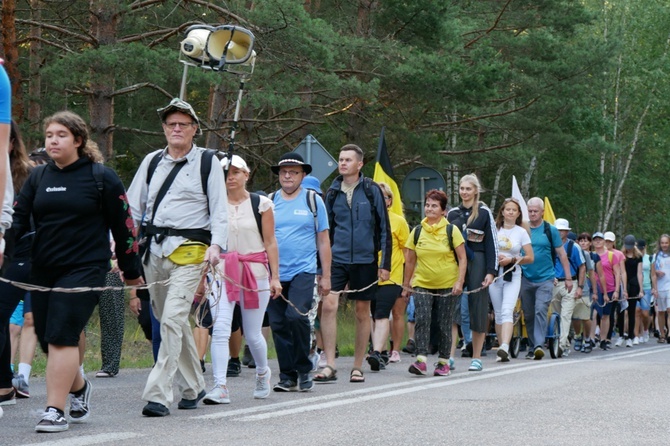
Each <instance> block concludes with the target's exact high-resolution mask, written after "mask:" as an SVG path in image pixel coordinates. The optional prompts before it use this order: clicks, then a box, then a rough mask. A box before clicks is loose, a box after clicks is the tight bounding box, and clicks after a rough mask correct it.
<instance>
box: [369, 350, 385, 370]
mask: <svg viewBox="0 0 670 446" xmlns="http://www.w3.org/2000/svg"><path fill="white" fill-rule="evenodd" d="M383 363H384V362H383V360H382V357H381V354H380V353H379V352H377V351H374V352H372V353H371V354H370V356H368V364H370V370H372V371H373V372H378V371H379V370H381V365H382V364H383Z"/></svg>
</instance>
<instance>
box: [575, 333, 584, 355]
mask: <svg viewBox="0 0 670 446" xmlns="http://www.w3.org/2000/svg"><path fill="white" fill-rule="evenodd" d="M582 339H583V338H582V337H581V336H580V337H578V338H575V347H574V348H575V351H576V352H581V351H582Z"/></svg>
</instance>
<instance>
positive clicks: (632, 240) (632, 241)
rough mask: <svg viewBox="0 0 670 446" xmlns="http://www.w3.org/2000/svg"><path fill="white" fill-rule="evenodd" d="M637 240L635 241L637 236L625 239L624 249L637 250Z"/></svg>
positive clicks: (629, 236) (629, 235)
mask: <svg viewBox="0 0 670 446" xmlns="http://www.w3.org/2000/svg"><path fill="white" fill-rule="evenodd" d="M636 241H637V240H636V239H635V236H634V235H632V234H628V235H627V236H625V237H624V238H623V247H624V248H626V249H633V248H635V242H636Z"/></svg>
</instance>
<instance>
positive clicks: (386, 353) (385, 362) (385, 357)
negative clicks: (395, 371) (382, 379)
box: [381, 350, 390, 370]
mask: <svg viewBox="0 0 670 446" xmlns="http://www.w3.org/2000/svg"><path fill="white" fill-rule="evenodd" d="M381 357H382V361H383V363H382V365H384V366H387V365H389V359H390V357H389V351H388V350H384V351H383V352H381ZM384 368H385V367H382V370H384Z"/></svg>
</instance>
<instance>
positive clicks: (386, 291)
mask: <svg viewBox="0 0 670 446" xmlns="http://www.w3.org/2000/svg"><path fill="white" fill-rule="evenodd" d="M400 293H402V287H401V286H400V285H380V286H378V287H377V296H376V297H375V300H373V301H372V303H371V305H370V311H371V312H372V317H373V318H374V320H378V319H388V318H389V315H390V314H391V309H393V306H394V305H395V301H396V300H398V299H399V298H400Z"/></svg>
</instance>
